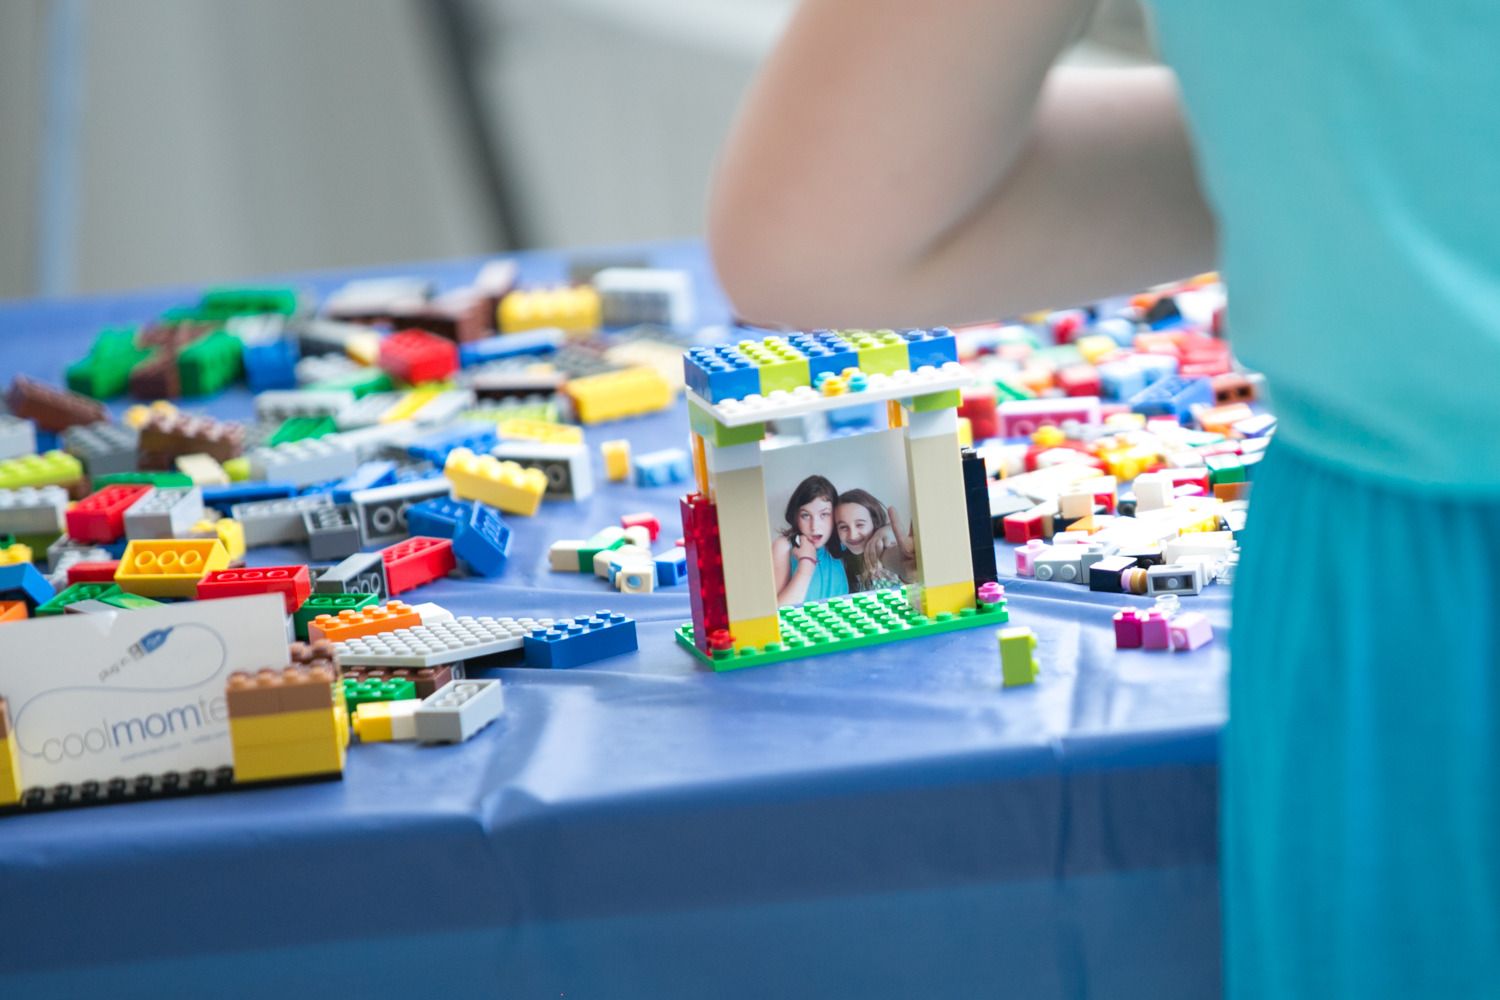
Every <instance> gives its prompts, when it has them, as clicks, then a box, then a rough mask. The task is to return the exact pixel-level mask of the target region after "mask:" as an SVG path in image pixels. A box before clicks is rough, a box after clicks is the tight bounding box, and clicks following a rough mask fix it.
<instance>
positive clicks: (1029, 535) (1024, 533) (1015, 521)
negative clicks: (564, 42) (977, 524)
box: [689, 511, 1048, 565]
mask: <svg viewBox="0 0 1500 1000" xmlns="http://www.w3.org/2000/svg"><path fill="white" fill-rule="evenodd" d="M1047 516H1048V515H1046V514H1044V513H1038V512H1035V511H1023V512H1022V513H1020V514H1007V515H1005V517H1004V518H1002V519H1001V521H1000V524H1001V527H1002V528H1003V529H1004V531H1005V540H1006V541H1007V542H1009V543H1010V544H1012V545H1025V544H1026V543H1027V542H1028V541H1030V540H1031V539H1033V538H1045V537H1046V527H1045V523H1046V519H1047ZM689 565H691V564H689Z"/></svg>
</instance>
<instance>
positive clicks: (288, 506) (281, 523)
mask: <svg viewBox="0 0 1500 1000" xmlns="http://www.w3.org/2000/svg"><path fill="white" fill-rule="evenodd" d="M332 505H333V502H332V500H330V499H329V497H328V495H327V494H323V493H318V494H312V495H309V496H301V497H287V498H285V499H277V500H257V501H253V502H251V503H237V504H235V505H234V506H233V507H231V508H230V513H231V514H233V516H234V519H235V520H236V521H238V522H239V523H240V526H241V527H243V528H244V530H245V545H246V546H247V547H249V548H252V549H253V548H259V547H261V546H265V545H283V544H288V543H291V544H300V543H302V542H305V541H306V540H307V528H306V525H305V523H304V522H303V520H302V515H303V514H305V513H307V512H308V511H310V510H315V509H317V508H319V507H330V506H332Z"/></svg>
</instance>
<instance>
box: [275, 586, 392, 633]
mask: <svg viewBox="0 0 1500 1000" xmlns="http://www.w3.org/2000/svg"><path fill="white" fill-rule="evenodd" d="M375 603H376V597H375V595H374V594H308V595H307V597H306V599H304V600H303V602H302V604H301V606H299V607H298V608H297V610H296V611H295V612H294V613H293V614H292V627H293V629H294V631H295V632H296V635H297V638H298V639H302V640H304V641H305V640H307V638H308V625H309V624H310V623H311V622H312V621H313V619H315V618H317V617H319V616H320V615H328V616H331V617H334V618H336V617H337V616H338V615H339V613H340V612H342V611H360V610H362V609H365V608H368V607H370V606H372V605H374V604H375Z"/></svg>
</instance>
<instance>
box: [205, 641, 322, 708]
mask: <svg viewBox="0 0 1500 1000" xmlns="http://www.w3.org/2000/svg"><path fill="white" fill-rule="evenodd" d="M298 647H300V649H297V652H296V653H292V652H289V657H291V656H294V655H295V656H296V658H298V659H301V660H305V662H299V663H294V664H293V665H291V666H287V667H282V668H272V667H268V668H264V669H261V670H258V671H256V672H255V673H250V672H248V671H235V672H234V673H232V674H230V675H229V678H228V680H227V681H226V682H225V686H224V700H225V704H226V705H227V706H228V710H229V717H230V719H231V720H235V719H241V720H242V719H248V718H253V717H256V716H262V717H265V716H269V717H273V718H274V717H275V716H277V715H284V714H286V713H290V712H308V711H315V710H318V709H322V710H324V711H325V713H326V711H327V710H328V709H331V708H333V707H334V704H335V690H334V686H333V685H334V683H335V680H336V676H337V675H336V670H335V666H334V664H333V661H332V659H331V653H330V654H329V655H326V656H322V657H320V656H318V655H316V651H315V650H313V649H312V647H307V646H303V645H302V644H300V643H299V644H298ZM294 649H296V647H294ZM302 654H311V655H302Z"/></svg>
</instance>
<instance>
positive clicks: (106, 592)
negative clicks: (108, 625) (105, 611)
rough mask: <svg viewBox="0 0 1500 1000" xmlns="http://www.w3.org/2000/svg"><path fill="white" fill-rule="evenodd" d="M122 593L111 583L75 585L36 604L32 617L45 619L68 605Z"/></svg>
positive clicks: (59, 612) (61, 611)
mask: <svg viewBox="0 0 1500 1000" xmlns="http://www.w3.org/2000/svg"><path fill="white" fill-rule="evenodd" d="M121 593H124V591H122V590H121V589H120V588H119V587H117V586H116V585H114V584H113V583H75V584H73V585H72V586H71V587H68V588H67V589H66V590H62V591H59V592H58V593H57V594H56V595H55V596H54V597H53V598H52V600H50V601H48V602H47V603H45V604H38V605H37V606H36V610H35V611H33V612H32V615H33V616H34V617H37V618H46V617H48V616H50V615H60V614H62V613H63V611H64V610H65V609H66V608H67V606H68V605H69V604H77V603H78V602H79V601H98V600H103V599H104V598H106V597H112V596H114V595H115V594H121Z"/></svg>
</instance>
